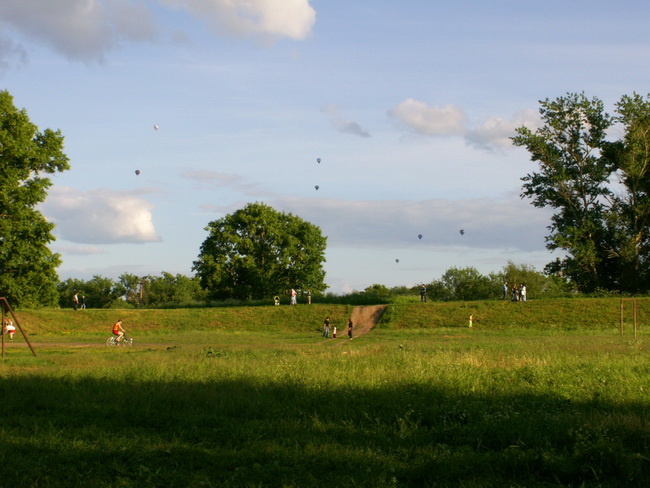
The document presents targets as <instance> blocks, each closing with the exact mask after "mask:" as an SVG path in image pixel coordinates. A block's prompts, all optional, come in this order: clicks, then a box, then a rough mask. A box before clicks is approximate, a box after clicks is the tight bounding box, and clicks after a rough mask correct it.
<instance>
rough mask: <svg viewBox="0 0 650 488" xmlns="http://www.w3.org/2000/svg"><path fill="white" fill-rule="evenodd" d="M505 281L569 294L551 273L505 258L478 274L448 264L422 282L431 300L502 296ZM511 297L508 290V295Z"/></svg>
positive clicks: (372, 290)
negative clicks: (494, 267) (495, 267)
mask: <svg viewBox="0 0 650 488" xmlns="http://www.w3.org/2000/svg"><path fill="white" fill-rule="evenodd" d="M504 283H507V287H508V291H509V292H510V291H511V290H512V286H513V285H515V284H516V285H517V286H520V285H522V284H525V285H526V289H527V292H528V297H532V298H555V297H559V296H569V295H572V294H573V293H574V292H575V290H573V289H572V288H571V287H570V285H569V284H568V283H567V282H566V281H565V280H562V279H559V278H557V277H555V276H548V275H545V274H543V273H541V272H539V271H537V270H536V269H535V268H534V267H532V266H529V265H526V264H523V265H517V264H515V263H513V262H508V264H507V265H506V266H504V268H503V269H502V271H501V272H499V273H489V274H487V275H483V274H481V273H480V272H479V271H478V270H477V269H476V268H474V267H472V266H468V267H463V268H459V267H452V268H449V269H448V270H447V271H445V272H444V273H443V275H442V276H441V277H440V279H438V280H433V281H431V282H430V283H422V284H424V285H425V286H426V295H427V300H433V301H463V300H493V299H501V298H503V284H504ZM364 293H365V294H367V295H371V296H377V297H378V298H381V299H383V301H387V300H390V299H391V297H393V296H399V295H411V296H415V295H418V294H419V293H420V286H413V287H394V288H387V287H386V286H384V285H379V284H375V285H372V286H369V287H368V288H366V289H365V290H364ZM510 298H511V295H510V293H509V294H508V299H510Z"/></svg>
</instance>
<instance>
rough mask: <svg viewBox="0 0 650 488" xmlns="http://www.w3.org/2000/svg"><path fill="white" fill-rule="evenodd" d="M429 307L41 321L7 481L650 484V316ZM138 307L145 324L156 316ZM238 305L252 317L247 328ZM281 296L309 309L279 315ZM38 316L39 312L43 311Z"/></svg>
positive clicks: (11, 421)
mask: <svg viewBox="0 0 650 488" xmlns="http://www.w3.org/2000/svg"><path fill="white" fill-rule="evenodd" d="M610 301H611V300H610ZM611 302H612V303H611V305H615V303H614V301H611ZM532 304H533V302H530V303H529V304H508V305H512V306H522V305H523V306H528V305H532ZM418 305H422V304H418ZM423 305H424V306H419V307H416V308H411V307H410V306H404V307H402V306H400V307H395V308H392V309H391V308H389V310H388V311H387V315H385V317H384V320H382V324H380V326H379V327H378V328H376V329H375V330H374V331H372V332H371V333H369V334H367V335H364V336H362V337H359V338H358V339H354V340H352V341H349V340H347V339H344V338H339V339H336V340H324V339H322V338H321V337H320V334H319V331H320V325H321V323H322V320H323V319H324V316H323V312H325V313H327V314H328V315H331V316H333V317H335V321H336V323H339V321H340V323H341V324H342V323H343V322H344V321H345V319H346V318H347V316H348V315H349V313H350V311H351V308H345V307H343V308H341V309H337V308H335V307H334V308H332V307H327V308H326V306H322V307H324V308H322V309H319V308H318V307H313V308H311V309H309V307H307V306H304V307H300V306H299V307H297V308H296V309H293V310H292V309H291V308H290V307H280V309H282V308H285V309H286V310H276V309H275V308H273V307H258V308H256V310H258V312H257V313H258V314H259V317H258V318H256V316H255V311H254V310H249V309H245V310H239V311H238V310H234V309H233V310H229V311H221V310H204V311H201V313H206V314H211V315H209V317H211V319H210V321H209V323H211V324H214V325H212V326H204V325H202V324H203V322H204V321H205V320H207V319H205V318H203V319H200V320H199V319H198V318H195V319H194V320H195V322H194V324H195V326H194V327H193V328H190V330H187V329H184V328H182V327H181V328H177V329H174V328H171V326H167V325H166V324H171V323H174V322H177V321H178V318H179V315H176V316H173V317H171V318H167V319H164V318H162V315H164V313H163V312H162V311H156V312H160V317H159V318H158V320H159V322H160V324H161V326H160V328H158V329H155V328H151V329H149V330H145V329H142V330H140V333H139V334H135V333H134V334H135V336H136V338H137V339H138V340H137V341H136V344H140V345H137V346H135V347H133V348H124V349H122V348H120V349H118V348H106V347H103V346H101V345H100V344H99V343H100V339H101V337H103V336H107V335H108V334H106V333H105V332H104V327H105V323H106V322H109V326H110V320H108V318H110V317H112V316H113V315H114V314H117V315H119V314H120V312H107V315H106V316H105V317H104V316H101V317H100V316H99V315H96V316H95V317H96V318H98V319H99V318H101V320H97V322H96V323H94V322H93V321H90V322H88V323H87V325H84V326H83V327H81V326H77V325H74V324H72V320H73V319H69V320H70V323H71V325H70V326H69V327H68V328H67V331H68V335H67V336H66V337H67V341H69V342H66V343H65V345H63V344H61V342H60V341H59V336H58V335H57V334H56V333H55V332H54V331H51V330H40V331H38V332H37V335H36V339H35V340H38V341H39V342H38V344H39V346H38V349H37V352H38V356H37V357H33V356H32V355H31V353H30V351H29V349H27V348H26V347H24V346H17V345H13V346H12V347H11V348H8V349H7V351H6V353H7V354H6V357H5V359H4V360H3V362H2V364H1V366H0V401H1V405H2V408H3V411H4V414H5V415H4V418H3V423H2V427H1V428H0V462H1V463H2V466H3V468H2V471H1V477H0V486H25V487H64V486H97V487H201V486H205V487H217V486H226V487H238V486H245V487H266V486H272V487H276V486H277V487H323V486H342V487H359V486H364V487H365V486H369V487H388V486H391V487H399V486H404V487H422V486H430V487H434V486H436V487H441V486H450V487H452V486H464V487H483V486H488V487H490V486H492V487H503V486H509V487H536V486H575V487H587V486H589V487H592V486H593V487H596V486H598V487H600V486H603V487H609V486H611V487H618V486H632V487H634V486H647V485H648V481H649V480H650V422H649V420H650V399H649V398H650V394H649V392H648V389H649V388H650V384H649V383H650V354H649V353H650V347H649V344H648V338H649V335H650V334H648V333H647V332H646V329H645V328H644V326H643V325H641V327H640V328H639V333H638V336H637V338H634V337H633V335H632V332H631V331H630V330H626V332H625V334H624V335H623V336H621V335H620V334H619V332H618V328H617V327H615V326H613V325H611V324H610V325H608V322H607V321H602V325H601V326H597V327H595V326H594V327H584V328H579V327H574V326H573V325H572V324H570V325H569V326H568V327H564V328H563V327H561V326H560V325H557V326H554V327H550V326H540V327H538V328H535V327H533V326H528V325H525V326H522V327H515V326H511V325H501V326H499V325H498V324H496V323H494V324H492V323H491V322H489V321H488V318H487V317H488V315H487V314H485V315H484V317H485V318H484V320H480V319H479V320H475V326H474V328H472V329H469V328H467V327H466V326H431V325H428V326H422V325H416V327H411V328H409V327H407V325H405V322H404V321H403V320H404V319H403V317H404V316H405V315H406V314H414V315H415V316H416V317H418V320H420V321H421V324H427V323H428V324H430V323H431V321H432V320H433V318H434V317H435V316H437V315H446V316H450V315H452V314H454V313H457V314H458V317H459V318H464V317H465V315H468V314H467V310H466V309H465V308H463V307H465V306H466V305H468V304H467V303H463V304H456V308H457V310H456V311H454V309H453V307H451V308H445V307H447V306H448V305H449V304H440V305H444V307H443V311H442V312H441V311H440V310H438V309H437V307H436V306H435V304H423ZM473 305H474V306H476V307H484V311H485V310H488V309H489V307H490V306H491V304H489V303H487V302H486V303H485V304H480V303H477V304H473ZM493 305H494V306H495V307H503V306H505V304H500V303H494V304H493ZM549 306H550V307H555V308H557V304H556V305H555V306H554V305H552V304H551V305H549ZM531 308H532V307H531ZM610 308H611V307H610ZM511 310H512V309H511ZM55 312H56V313H64V312H66V311H47V313H51V314H53V315H52V316H54V315H56V314H55ZM89 312H90V311H89ZM95 312H97V313H99V311H95ZM166 312H173V311H166ZM418 312H419V313H420V314H423V315H428V318H426V317H425V318H423V317H421V316H420V315H419V314H418ZM39 313H40V312H39ZM67 313H68V315H70V314H74V312H72V311H67ZM80 313H82V312H77V313H76V315H73V316H72V317H76V316H78V315H79V314H80ZM102 313H103V312H102ZM133 313H134V315H133V316H131V317H130V320H128V319H126V318H125V322H126V323H129V322H130V323H131V324H138V323H140V322H138V320H142V324H145V323H146V321H145V320H144V319H139V318H138V317H137V314H138V313H145V312H144V311H142V312H137V311H136V312H133ZM175 313H177V314H180V312H175ZM184 313H185V312H184ZM186 313H187V314H192V313H199V311H187V312H186ZM235 313H238V314H240V315H239V316H240V317H246V319H245V320H246V324H242V325H241V327H236V326H231V325H228V324H229V323H230V320H231V319H228V320H226V319H225V318H224V316H225V315H228V314H233V315H232V316H233V317H234V316H235V315H234V314H235ZM281 313H287V314H293V315H291V316H289V315H287V316H284V317H283V318H282V321H281V322H274V319H273V316H274V315H279V314H281ZM303 313H305V314H307V315H305V316H303V315H302V314H303ZM598 313H602V311H599V312H598ZM222 314H225V315H222ZM614 314H616V308H615V307H614ZM37 315H38V314H36V315H30V314H27V313H25V314H24V316H25V317H28V319H26V320H25V322H26V323H27V324H29V326H30V327H31V328H34V327H35V324H34V322H32V320H33V317H36V316H37ZM89 315H90V314H88V315H87V316H86V317H84V320H87V318H88V316H89ZM478 315H479V316H480V315H481V314H480V313H479V314H478ZM531 315H534V312H529V313H528V314H526V315H525V316H527V317H528V316H531ZM586 315H588V312H582V316H583V317H585V316H586ZM19 316H20V317H23V314H20V313H19ZM125 317H126V315H125ZM391 317H393V319H391ZM400 317H401V318H400ZM610 319H611V320H610V322H616V315H615V316H614V318H611V317H610ZM147 320H149V319H147ZM232 320H234V319H232ZM398 320H399V322H398ZM53 322H55V323H60V322H61V318H58V319H53ZM219 324H225V325H219ZM463 324H465V322H464V320H463ZM486 324H492V325H489V326H488V325H486ZM465 325H466V324H465ZM134 329H135V327H134ZM340 336H343V330H341V331H340ZM93 338H96V339H97V343H98V345H97V346H89V345H88V342H87V340H89V339H93ZM41 341H42V342H41ZM75 344H76V345H75Z"/></svg>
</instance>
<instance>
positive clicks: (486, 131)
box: [465, 109, 540, 149]
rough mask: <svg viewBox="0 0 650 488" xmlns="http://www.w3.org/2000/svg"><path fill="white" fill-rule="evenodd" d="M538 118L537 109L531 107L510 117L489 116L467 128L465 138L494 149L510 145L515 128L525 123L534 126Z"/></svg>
mask: <svg viewBox="0 0 650 488" xmlns="http://www.w3.org/2000/svg"><path fill="white" fill-rule="evenodd" d="M539 123H540V119H539V116H538V113H537V111H535V110H533V109H528V110H522V111H520V112H517V113H516V114H515V115H514V116H513V117H512V118H511V119H509V120H508V119H502V118H500V117H490V118H489V119H486V120H485V121H484V122H483V123H482V124H481V125H479V126H478V127H476V128H474V129H471V130H468V131H467V133H466V135H465V140H466V141H467V142H468V143H469V144H471V145H473V146H476V147H478V148H482V149H494V148H506V147H512V141H511V140H510V138H511V137H513V136H515V135H516V134H515V129H516V128H517V127H521V126H522V125H525V126H526V127H529V128H535V127H537V126H538V125H539Z"/></svg>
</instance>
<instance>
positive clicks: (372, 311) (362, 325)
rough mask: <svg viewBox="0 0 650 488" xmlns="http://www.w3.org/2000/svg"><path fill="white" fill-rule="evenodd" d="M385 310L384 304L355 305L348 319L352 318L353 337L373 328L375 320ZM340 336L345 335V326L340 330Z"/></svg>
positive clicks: (377, 320) (377, 319)
mask: <svg viewBox="0 0 650 488" xmlns="http://www.w3.org/2000/svg"><path fill="white" fill-rule="evenodd" d="M385 311H386V305H368V306H366V307H355V309H354V310H352V315H351V316H350V320H352V325H353V329H352V330H353V333H354V334H353V337H355V338H356V337H360V336H362V335H364V334H367V333H368V332H370V331H371V330H372V329H374V328H375V325H377V322H379V319H380V318H381V316H382V315H383V314H384V312H385ZM341 332H342V334H341V336H343V337H345V336H344V334H345V335H347V333H348V329H347V327H346V328H345V330H343V331H341Z"/></svg>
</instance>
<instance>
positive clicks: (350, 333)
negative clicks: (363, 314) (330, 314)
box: [348, 319, 352, 339]
mask: <svg viewBox="0 0 650 488" xmlns="http://www.w3.org/2000/svg"><path fill="white" fill-rule="evenodd" d="M348 339H352V319H348Z"/></svg>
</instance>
